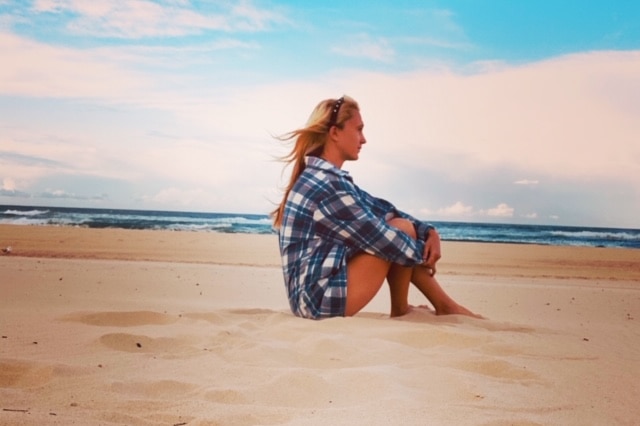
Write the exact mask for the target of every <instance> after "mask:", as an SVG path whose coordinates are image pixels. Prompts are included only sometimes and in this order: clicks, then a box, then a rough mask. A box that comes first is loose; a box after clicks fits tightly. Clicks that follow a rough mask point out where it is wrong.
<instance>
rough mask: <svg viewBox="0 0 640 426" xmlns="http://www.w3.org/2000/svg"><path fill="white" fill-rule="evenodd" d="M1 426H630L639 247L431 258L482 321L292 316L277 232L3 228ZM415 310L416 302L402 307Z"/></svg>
mask: <svg viewBox="0 0 640 426" xmlns="http://www.w3.org/2000/svg"><path fill="white" fill-rule="evenodd" d="M7 247H11V251H10V253H8V254H1V253H0V312H1V313H2V314H1V320H0V335H1V338H0V424H1V425H43V424H46V425H70V424H77V425H173V426H178V425H180V426H182V425H190V426H191V425H327V424H330V425H356V424H357V425H360V424H362V425H395V424H403V425H492V426H502V425H604V424H606V425H635V424H637V422H638V419H639V418H640V406H639V405H638V403H637V396H638V395H640V250H637V249H619V248H596V247H559V246H543V245H523V244H493V243H466V242H465V243H463V242H449V241H444V242H443V243H442V251H443V258H442V260H441V261H440V262H439V264H438V266H439V267H438V275H437V276H438V279H439V281H440V283H441V284H442V286H443V287H444V288H445V289H446V290H447V292H449V293H450V294H451V295H452V296H453V297H454V298H455V299H456V300H457V301H459V302H460V303H462V304H464V305H465V306H467V307H468V308H470V309H471V310H473V311H475V312H478V313H480V314H482V315H484V316H485V317H486V319H484V320H478V319H473V318H467V317H460V316H450V317H436V316H435V315H433V313H432V312H431V311H430V310H429V309H427V308H422V309H416V310H414V311H412V312H411V313H410V314H408V315H406V316H404V317H401V318H397V319H390V318H389V316H388V309H389V298H388V292H387V290H386V288H385V287H384V286H383V289H382V290H381V292H380V293H379V294H378V296H376V298H375V299H374V300H373V301H372V302H371V304H370V305H368V306H367V307H366V308H365V309H364V311H363V312H362V313H360V314H358V315H357V316H355V317H353V318H334V319H328V320H322V321H311V320H303V319H299V318H296V317H294V316H293V315H292V314H291V313H290V311H289V308H288V302H287V298H286V295H285V289H284V284H283V280H282V272H281V268H280V258H279V254H278V248H277V238H276V236H275V235H250V234H224V233H215V232H175V231H174V232H172V231H151V230H122V229H87V228H77V227H53V226H18V225H0V248H7ZM410 299H411V300H410V302H411V303H412V304H415V305H421V304H424V303H425V301H424V299H422V298H421V296H420V295H419V294H418V292H416V291H412V292H411V294H410Z"/></svg>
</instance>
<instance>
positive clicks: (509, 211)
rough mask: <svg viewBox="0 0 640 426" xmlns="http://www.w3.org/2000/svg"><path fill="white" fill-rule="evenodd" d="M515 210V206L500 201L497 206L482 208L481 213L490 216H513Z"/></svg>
mask: <svg viewBox="0 0 640 426" xmlns="http://www.w3.org/2000/svg"><path fill="white" fill-rule="evenodd" d="M513 211H514V209H513V207H510V206H509V205H507V204H506V203H500V204H498V205H497V206H496V207H492V208H490V209H487V210H482V211H481V212H480V213H481V214H484V215H487V216H490V217H513Z"/></svg>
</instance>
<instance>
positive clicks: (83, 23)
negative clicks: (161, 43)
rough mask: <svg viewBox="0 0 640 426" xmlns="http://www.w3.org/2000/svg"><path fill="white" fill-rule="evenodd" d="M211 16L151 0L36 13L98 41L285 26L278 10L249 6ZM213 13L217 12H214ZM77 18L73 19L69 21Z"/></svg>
mask: <svg viewBox="0 0 640 426" xmlns="http://www.w3.org/2000/svg"><path fill="white" fill-rule="evenodd" d="M206 9H209V10H208V11H207V12H196V11H195V10H194V9H193V8H192V7H191V5H190V4H189V2H184V1H179V2H176V1H160V2H153V1H146V0H39V1H36V2H35V3H34V5H33V7H32V10H33V11H34V12H39V13H47V12H48V13H60V14H63V13H64V14H65V15H63V16H64V17H65V18H67V19H69V20H68V21H67V28H68V30H70V31H71V32H73V33H77V34H84V35H93V36H98V37H122V38H142V37H167V36H184V35H190V34H198V33H200V32H202V31H223V32H235V31H251V32H253V31H265V30H267V29H269V28H271V26H272V25H275V24H282V23H286V22H287V21H286V19H285V17H284V16H283V15H281V14H280V13H278V12H277V11H274V10H267V9H260V8H258V7H256V6H255V5H253V4H252V3H251V2H249V1H241V2H232V3H228V4H227V3H224V2H216V3H212V4H209V5H207V6H206ZM211 9H215V10H214V11H211ZM69 15H70V16H72V18H68V16H69Z"/></svg>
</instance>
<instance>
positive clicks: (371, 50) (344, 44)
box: [331, 34, 395, 62]
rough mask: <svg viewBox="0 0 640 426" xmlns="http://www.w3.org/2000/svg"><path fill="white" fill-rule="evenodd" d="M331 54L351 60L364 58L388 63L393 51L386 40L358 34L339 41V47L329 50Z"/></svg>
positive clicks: (391, 58) (392, 56)
mask: <svg viewBox="0 0 640 426" xmlns="http://www.w3.org/2000/svg"><path fill="white" fill-rule="evenodd" d="M331 51H332V52H334V53H337V54H339V55H342V56H348V57H353V58H365V59H371V60H374V61H379V62H390V61H392V60H393V58H394V56H395V51H394V49H393V47H391V44H390V43H389V41H388V40H386V39H385V38H383V37H376V38H373V37H371V36H369V35H368V34H358V35H355V36H352V37H351V38H350V39H349V40H347V41H344V40H340V45H339V46H336V47H334V48H332V49H331Z"/></svg>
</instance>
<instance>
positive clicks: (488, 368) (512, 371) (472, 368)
mask: <svg viewBox="0 0 640 426" xmlns="http://www.w3.org/2000/svg"><path fill="white" fill-rule="evenodd" d="M453 367H455V368H458V369H460V370H464V371H468V372H470V373H476V374H482V375H483V376H488V377H492V378H495V379H502V380H507V381H513V382H530V381H540V380H541V379H540V376H538V375H537V374H536V373H534V372H533V371H530V370H527V368H526V367H524V366H516V365H514V364H512V363H510V362H508V361H504V360H500V359H474V360H465V361H462V362H458V363H456V364H454V365H453Z"/></svg>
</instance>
